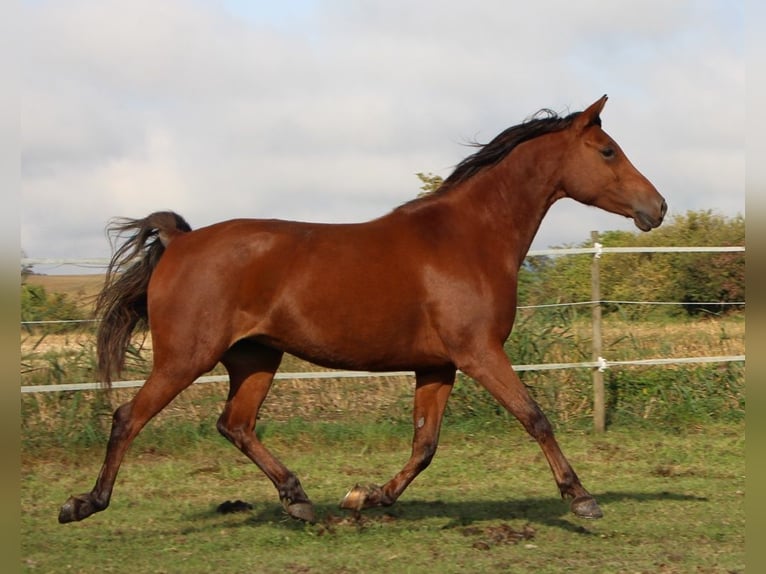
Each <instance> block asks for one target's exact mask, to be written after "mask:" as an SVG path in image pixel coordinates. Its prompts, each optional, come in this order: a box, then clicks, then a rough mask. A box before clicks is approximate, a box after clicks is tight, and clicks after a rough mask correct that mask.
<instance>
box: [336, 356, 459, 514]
mask: <svg viewBox="0 0 766 574" xmlns="http://www.w3.org/2000/svg"><path fill="white" fill-rule="evenodd" d="M416 377H417V382H416V385H415V407H414V409H413V412H412V418H413V421H412V422H413V425H414V427H415V433H414V436H413V439H412V454H411V456H410V459H409V460H408V461H407V464H406V465H405V466H404V468H403V469H402V470H401V471H400V472H399V473H398V474H397V475H396V476H394V478H392V479H391V480H389V481H388V482H387V483H386V484H384V485H383V486H382V487H381V486H375V485H370V486H361V485H356V486H355V487H354V488H352V489H351V490H350V491H349V492H348V494H346V496H345V497H344V498H343V500H342V501H341V503H340V506H341V508H346V509H349V510H361V509H363V508H370V507H373V506H390V505H391V504H393V503H394V502H396V500H397V499H398V498H399V496H400V495H401V494H402V492H404V490H405V489H406V488H407V486H408V485H409V484H410V483H411V482H412V481H413V480H414V479H415V477H416V476H417V475H418V474H420V473H421V472H422V471H423V470H425V468H426V467H427V466H428V465H429V464H431V460H432V459H433V457H434V454H436V447H437V445H438V443H439V430H440V429H441V422H442V417H443V416H444V409H445V408H446V406H447V399H448V398H449V395H450V392H451V391H452V386H453V384H454V382H455V368H454V367H447V368H444V369H442V370H437V371H429V372H419V373H416Z"/></svg>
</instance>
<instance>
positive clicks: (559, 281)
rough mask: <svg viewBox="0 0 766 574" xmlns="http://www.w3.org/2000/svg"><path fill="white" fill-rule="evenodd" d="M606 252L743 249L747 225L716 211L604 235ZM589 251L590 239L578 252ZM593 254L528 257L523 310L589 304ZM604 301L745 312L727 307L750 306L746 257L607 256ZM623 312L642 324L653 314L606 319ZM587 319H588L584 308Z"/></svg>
mask: <svg viewBox="0 0 766 574" xmlns="http://www.w3.org/2000/svg"><path fill="white" fill-rule="evenodd" d="M599 242H600V243H601V244H602V245H603V246H605V247H642V246H645V247H657V246H662V247H667V246H672V247H707V246H711V247H713V246H715V247H718V246H743V245H745V219H744V217H742V216H736V217H724V216H722V215H718V214H715V213H713V212H712V211H689V212H687V213H686V214H685V215H679V216H676V217H673V218H671V219H670V220H669V221H667V222H665V223H664V224H663V225H662V226H661V227H659V228H658V229H655V230H653V231H652V232H651V233H641V232H638V231H637V232H635V233H632V232H627V231H607V232H604V233H602V234H600V236H599ZM558 247H592V244H591V241H590V239H587V240H585V241H583V242H581V243H578V244H576V245H562V246H558ZM592 260H593V256H592V255H567V256H553V257H551V256H535V257H528V258H527V260H526V261H525V263H524V266H523V268H522V270H521V274H520V277H519V304H520V305H543V304H551V303H572V302H580V301H590V299H591V283H590V273H591V271H590V270H591V262H592ZM599 272H600V289H601V299H602V300H603V301H663V302H679V303H682V305H672V306H664V307H663V310H662V312H663V313H667V314H689V315H698V314H700V313H705V312H713V313H722V312H723V313H725V312H728V311H733V310H741V308H742V307H741V306H738V305H729V304H730V303H736V302H743V301H744V300H745V255H744V253H742V252H733V253H729V252H725V253H636V254H633V253H612V254H610V253H605V254H603V255H601V258H600V261H599ZM618 309H619V310H620V311H621V312H623V313H625V314H626V315H628V316H630V317H631V318H639V317H641V316H643V315H645V314H646V313H648V312H657V309H656V308H651V307H648V306H644V305H619V304H609V303H607V304H605V305H604V306H603V310H604V312H610V311H616V310H618ZM581 310H582V312H590V311H589V309H587V307H584V308H581Z"/></svg>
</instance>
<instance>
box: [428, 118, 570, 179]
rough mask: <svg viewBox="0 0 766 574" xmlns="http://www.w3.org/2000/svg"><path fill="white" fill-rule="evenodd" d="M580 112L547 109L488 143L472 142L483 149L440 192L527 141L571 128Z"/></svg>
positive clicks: (462, 165)
mask: <svg viewBox="0 0 766 574" xmlns="http://www.w3.org/2000/svg"><path fill="white" fill-rule="evenodd" d="M580 113H581V112H575V113H572V114H569V115H568V116H564V117H561V116H559V115H558V114H556V113H555V112H553V111H551V110H548V109H543V110H540V111H539V112H537V113H536V114H534V115H533V116H532V117H531V118H530V119H528V120H526V121H524V122H523V123H520V124H518V125H516V126H512V127H510V128H508V129H506V130H505V131H503V132H502V133H500V134H499V135H498V136H497V137H495V138H494V139H493V140H492V141H491V142H489V143H488V144H480V143H475V142H473V143H470V144H469V145H471V146H472V147H477V148H479V151H477V152H476V153H474V154H472V155H470V156H468V157H467V158H465V159H464V160H463V161H461V162H460V163H459V164H458V165H457V166H456V167H455V170H454V171H453V172H452V174H451V175H450V176H449V177H448V178H447V179H445V180H444V183H442V185H441V186H440V187H439V189H438V190H437V191H436V192H437V193H438V192H441V191H446V190H448V189H449V188H451V187H453V186H454V185H456V184H458V183H461V182H463V181H466V180H467V179H469V178H471V177H473V176H474V175H476V174H477V173H479V172H480V171H482V170H483V169H485V168H487V167H491V166H493V165H496V164H497V163H499V162H500V161H502V160H503V158H505V156H507V155H508V154H509V153H511V151H513V149H514V148H515V147H516V146H518V145H519V144H521V143H524V142H525V141H529V140H531V139H534V138H536V137H539V136H542V135H545V134H549V133H553V132H558V131H561V130H563V129H566V128H568V127H569V126H570V124H571V123H572V121H573V120H574V119H575V118H576V117H577V116H578V115H580Z"/></svg>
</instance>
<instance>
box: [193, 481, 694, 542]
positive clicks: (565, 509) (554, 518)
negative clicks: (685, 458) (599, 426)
mask: <svg viewBox="0 0 766 574" xmlns="http://www.w3.org/2000/svg"><path fill="white" fill-rule="evenodd" d="M595 496H596V499H597V500H598V501H599V503H600V504H601V505H602V506H606V507H608V506H609V505H610V504H613V503H620V502H623V501H633V502H638V503H650V502H663V501H672V502H706V501H707V500H708V499H707V498H705V497H699V496H693V495H688V494H678V493H673V492H667V491H661V492H654V493H653V492H614V491H608V492H603V493H600V494H596V495H595ZM314 510H315V513H316V517H317V524H318V525H319V526H321V525H325V526H327V525H337V524H339V523H342V524H348V525H356V526H357V527H365V526H369V525H372V524H379V523H384V522H395V523H399V524H401V523H406V522H407V521H409V522H417V521H419V520H425V519H431V518H446V519H449V522H448V523H447V524H446V525H444V526H443V527H442V528H444V529H449V528H459V527H464V526H468V525H471V524H473V523H475V522H480V521H486V520H521V521H525V522H529V523H534V524H540V525H546V526H549V527H555V528H560V529H562V530H568V531H571V532H576V533H579V534H590V531H589V530H588V529H587V528H586V526H585V525H587V524H589V523H591V521H589V520H587V519H578V518H577V517H575V516H574V515H572V514H571V513H570V510H569V504H568V502H566V501H563V500H561V499H557V498H554V497H550V498H526V499H523V500H514V499H511V500H502V501H500V500H498V501H494V500H484V501H470V500H466V501H460V502H443V501H440V500H433V501H429V500H403V501H399V502H397V503H396V504H394V505H393V506H390V507H387V508H372V509H368V510H364V511H363V512H361V513H358V514H356V515H354V513H352V512H348V511H345V510H341V509H340V508H339V507H338V505H336V504H328V503H325V504H321V503H320V504H315V505H314ZM241 514H246V515H247V518H244V517H243V516H242V517H241V519H238V520H237V521H236V522H232V523H230V524H228V526H229V527H238V526H257V525H267V524H268V525H271V526H278V527H282V528H285V529H290V530H302V529H304V528H306V524H305V523H303V522H301V521H299V520H295V519H293V518H290V517H289V516H288V515H287V514H286V513H285V512H284V511H283V510H282V507H281V506H280V505H279V504H278V503H276V502H266V501H264V502H258V503H254V504H252V510H248V511H246V512H245V513H241ZM241 514H240V513H238V514H237V516H241ZM605 515H606V517H605V518H604V519H602V520H604V521H608V520H609V511H608V508H607V510H606V511H605ZM214 517H219V518H220V514H218V513H217V511H216V510H215V509H210V510H207V511H204V512H195V513H192V514H189V515H187V517H186V518H188V519H189V520H190V521H191V522H192V523H193V524H196V525H197V526H196V527H195V526H194V525H193V524H190V528H188V529H185V530H186V531H187V532H188V531H197V530H205V529H207V528H214V527H217V526H216V525H214V524H213V523H212V522H211V523H209V524H205V521H206V520H208V519H212V518H214ZM597 522H600V521H597ZM216 524H217V522H216ZM594 524H595V522H594Z"/></svg>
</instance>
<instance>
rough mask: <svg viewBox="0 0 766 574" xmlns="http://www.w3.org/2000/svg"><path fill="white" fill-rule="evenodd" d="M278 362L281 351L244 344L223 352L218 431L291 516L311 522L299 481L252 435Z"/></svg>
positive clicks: (305, 497)
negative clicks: (223, 394)
mask: <svg viewBox="0 0 766 574" xmlns="http://www.w3.org/2000/svg"><path fill="white" fill-rule="evenodd" d="M281 360H282V352H281V351H277V350H275V349H272V348H270V347H265V346H263V345H260V344H258V343H255V342H252V341H247V340H244V341H240V342H239V343H237V344H236V345H234V346H233V347H232V348H231V349H229V350H228V351H227V352H226V354H225V355H224V356H223V358H222V359H221V362H222V363H223V364H224V366H225V367H226V370H227V371H228V372H229V379H230V382H231V387H230V390H229V397H228V400H227V401H226V407H225V408H224V411H223V413H222V414H221V416H220V418H219V419H218V431H219V432H220V433H221V434H222V435H223V436H224V437H226V438H227V439H228V440H229V441H231V442H232V443H233V444H234V445H235V446H236V447H237V448H239V450H241V451H242V452H243V453H244V454H245V455H246V456H247V457H248V458H250V460H252V461H253V462H254V463H255V464H256V465H258V468H260V469H261V470H262V471H263V472H264V474H265V475H266V476H268V477H269V479H270V480H271V482H273V483H274V486H275V487H276V488H277V491H278V492H279V499H280V500H281V501H282V505H283V506H284V508H285V510H286V511H287V513H288V514H289V515H290V516H292V517H294V518H299V519H301V520H305V521H307V522H314V510H313V507H312V505H311V501H310V500H309V498H308V497H307V496H306V493H305V492H303V488H302V487H301V483H300V481H299V480H298V478H297V477H296V476H295V474H293V473H292V472H291V471H290V470H288V469H287V468H286V467H285V466H284V465H283V464H282V463H281V462H280V461H279V460H277V458H276V457H275V456H274V455H273V454H271V453H270V452H269V451H268V450H267V449H266V447H265V446H263V444H262V443H261V442H260V441H259V440H258V438H257V437H256V435H255V421H256V417H257V415H258V410H259V409H260V407H261V405H262V404H263V401H264V399H265V398H266V395H267V394H268V392H269V389H270V388H271V383H272V381H273V379H274V373H275V372H276V370H277V368H279V363H280V361H281Z"/></svg>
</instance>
